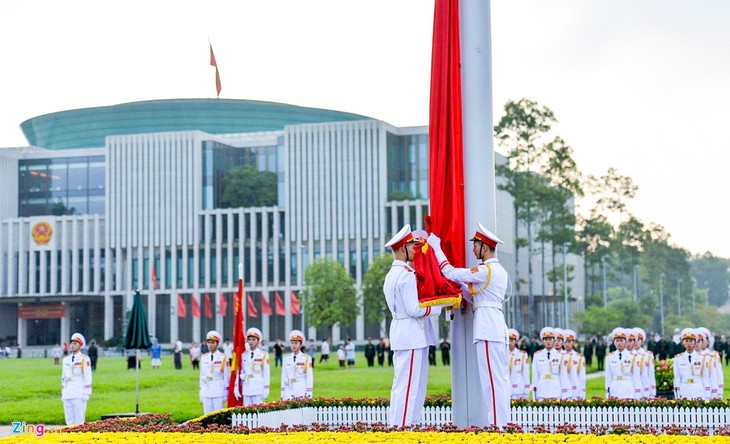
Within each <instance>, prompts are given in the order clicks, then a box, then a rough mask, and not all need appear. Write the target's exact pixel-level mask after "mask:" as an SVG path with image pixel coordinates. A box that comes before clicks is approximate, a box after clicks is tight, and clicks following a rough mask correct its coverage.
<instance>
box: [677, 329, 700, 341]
mask: <svg viewBox="0 0 730 444" xmlns="http://www.w3.org/2000/svg"><path fill="white" fill-rule="evenodd" d="M679 338H680V339H682V340H684V339H694V340H697V331H696V330H695V329H694V328H685V329H684V330H682V333H680V334H679Z"/></svg>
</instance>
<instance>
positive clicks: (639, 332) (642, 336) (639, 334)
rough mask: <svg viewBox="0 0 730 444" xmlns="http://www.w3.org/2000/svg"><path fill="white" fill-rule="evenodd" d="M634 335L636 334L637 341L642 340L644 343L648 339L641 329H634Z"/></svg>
mask: <svg viewBox="0 0 730 444" xmlns="http://www.w3.org/2000/svg"><path fill="white" fill-rule="evenodd" d="M634 333H636V339H641V340H642V341H643V340H644V339H646V332H645V331H644V329H643V328H641V327H634Z"/></svg>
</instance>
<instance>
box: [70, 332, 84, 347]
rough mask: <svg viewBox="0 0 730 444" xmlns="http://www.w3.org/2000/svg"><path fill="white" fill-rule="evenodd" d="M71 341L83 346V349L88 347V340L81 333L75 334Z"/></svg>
mask: <svg viewBox="0 0 730 444" xmlns="http://www.w3.org/2000/svg"><path fill="white" fill-rule="evenodd" d="M71 340H72V341H76V342H78V343H79V344H81V346H82V347H85V346H86V338H85V337H84V335H82V334H81V333H74V334H72V335H71Z"/></svg>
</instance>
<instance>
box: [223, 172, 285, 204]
mask: <svg viewBox="0 0 730 444" xmlns="http://www.w3.org/2000/svg"><path fill="white" fill-rule="evenodd" d="M222 188H223V191H222V193H221V197H220V202H219V207H221V208H246V207H270V206H273V205H276V203H277V192H276V188H277V184H276V173H273V172H271V171H258V170H257V169H255V168H254V167H252V166H251V165H242V166H239V167H236V168H233V169H232V170H230V171H229V172H228V173H227V174H226V175H225V176H224V177H223V181H222Z"/></svg>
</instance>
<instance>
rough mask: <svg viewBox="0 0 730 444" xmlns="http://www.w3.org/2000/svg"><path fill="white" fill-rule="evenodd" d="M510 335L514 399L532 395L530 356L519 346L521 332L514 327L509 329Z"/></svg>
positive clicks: (510, 370)
mask: <svg viewBox="0 0 730 444" xmlns="http://www.w3.org/2000/svg"><path fill="white" fill-rule="evenodd" d="M508 337H509V379H510V382H511V383H512V384H511V385H512V399H527V398H529V397H530V357H529V356H528V355H527V352H525V351H524V350H520V349H519V348H517V341H519V339H520V333H519V332H518V331H517V330H515V329H514V328H510V329H509V330H508Z"/></svg>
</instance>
